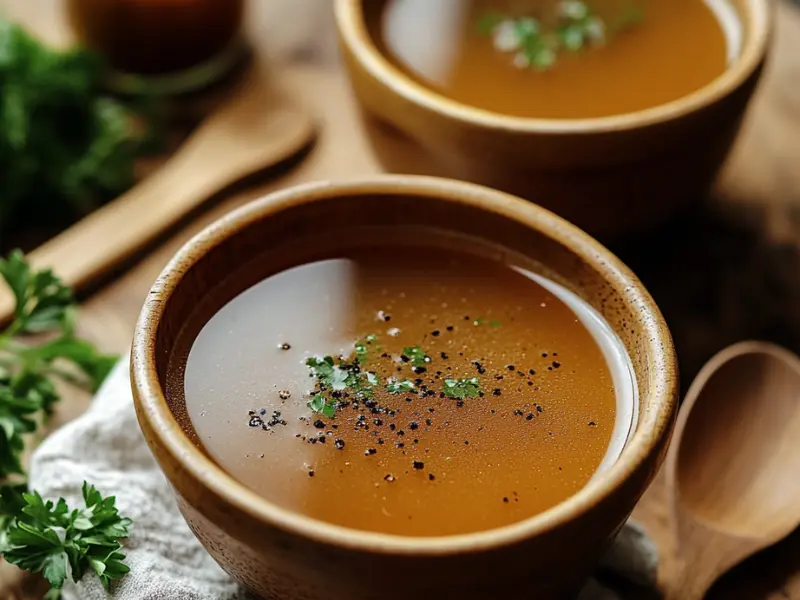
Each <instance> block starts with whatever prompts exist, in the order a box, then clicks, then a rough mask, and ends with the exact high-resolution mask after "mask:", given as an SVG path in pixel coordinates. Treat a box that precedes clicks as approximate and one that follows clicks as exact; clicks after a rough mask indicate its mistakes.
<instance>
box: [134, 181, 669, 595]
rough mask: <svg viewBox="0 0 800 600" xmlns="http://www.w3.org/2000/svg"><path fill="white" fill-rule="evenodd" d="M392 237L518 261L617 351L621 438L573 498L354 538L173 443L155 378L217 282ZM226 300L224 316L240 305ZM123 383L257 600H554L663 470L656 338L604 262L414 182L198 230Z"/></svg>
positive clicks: (512, 204) (651, 320) (216, 544)
mask: <svg viewBox="0 0 800 600" xmlns="http://www.w3.org/2000/svg"><path fill="white" fill-rule="evenodd" d="M396 225H411V226H417V227H428V228H431V227H432V228H437V229H439V230H445V231H447V232H455V233H459V234H464V235H468V236H471V237H473V239H474V238H477V239H478V240H481V241H484V242H489V243H492V244H497V245H502V246H503V247H504V248H507V249H510V250H513V251H515V252H517V253H522V254H523V255H524V256H528V257H531V258H533V259H534V260H535V261H536V262H537V263H538V264H539V265H541V270H542V271H543V272H545V273H546V274H547V275H548V276H549V277H551V278H553V279H555V280H556V281H559V282H561V283H562V284H563V285H565V286H567V287H568V288H570V289H571V290H573V291H574V292H576V293H577V294H579V295H580V296H582V297H583V298H584V299H586V300H587V301H588V302H589V303H591V305H592V306H594V307H595V308H596V309H597V310H598V311H599V312H600V313H601V314H602V315H604V317H605V318H606V320H607V321H608V323H609V324H610V325H611V327H612V328H613V329H614V330H615V331H616V333H617V334H618V335H619V336H620V339H621V340H622V341H623V342H624V344H625V346H626V348H627V351H628V352H629V354H630V356H631V359H632V362H633V365H634V371H635V375H636V379H637V382H638V388H639V417H638V421H637V423H636V429H635V433H634V434H633V436H632V437H631V438H630V439H629V441H628V443H627V445H626V447H625V449H624V450H623V451H622V454H621V456H620V458H619V459H618V461H617V462H616V463H615V464H614V465H613V466H611V467H610V468H609V469H608V470H607V471H604V472H602V473H601V474H598V475H597V476H596V477H595V478H594V479H592V481H590V483H589V484H588V485H587V486H586V487H585V488H584V489H582V490H581V491H580V492H579V493H577V494H576V495H575V496H572V497H571V498H569V499H568V500H566V501H565V502H563V503H561V504H559V505H557V506H555V507H554V508H552V509H550V510H548V511H546V512H544V513H542V514H540V515H538V516H535V517H533V518H530V519H528V520H525V521H522V522H519V523H516V524H514V525H511V526H507V527H503V528H500V529H494V530H490V531H485V532H479V533H472V534H466V535H458V536H449V537H438V538H413V537H402V536H396V535H386V534H379V533H370V532H363V531H356V530H351V529H346V528H344V527H340V526H335V525H331V524H327V523H323V522H321V521H317V520H314V519H311V518H309V517H306V516H303V515H300V514H297V513H293V512H291V511H288V510H286V509H283V508H280V507H278V506H276V505H274V504H271V503H270V502H268V501H267V500H265V499H264V498H262V497H261V496H258V495H256V494H255V493H254V492H252V491H250V490H249V489H248V488H247V487H245V486H244V485H242V484H241V483H239V482H238V481H236V480H234V479H233V478H232V477H230V476H229V475H228V474H227V473H226V472H225V471H223V470H222V469H221V468H220V467H219V466H217V465H216V464H215V463H214V462H213V461H212V460H211V459H209V458H208V457H207V456H206V454H204V452H203V451H202V450H201V449H200V448H199V447H198V446H196V445H195V444H194V443H193V442H192V440H191V438H190V436H189V435H187V433H186V429H184V428H182V426H181V421H182V419H184V418H185V406H183V405H182V403H181V401H180V400H179V399H176V398H175V397H170V396H171V394H168V393H167V392H166V390H167V389H168V388H169V387H170V384H169V383H168V381H167V365H168V362H169V360H170V357H171V355H172V353H173V352H174V351H175V349H176V339H177V337H178V334H179V333H180V331H181V329H182V328H183V327H185V326H186V324H187V323H188V322H189V321H191V319H192V315H193V314H196V313H197V310H198V309H197V307H198V305H199V304H201V303H202V299H203V298H207V297H209V295H210V294H211V292H212V290H216V291H215V293H219V289H220V286H219V285H218V282H219V281H220V280H221V279H222V278H223V277H225V276H228V275H236V273H234V272H235V271H239V274H242V273H244V274H246V276H245V277H244V278H243V277H240V276H232V277H231V281H242V282H243V283H241V287H242V288H244V287H246V286H249V285H252V284H253V283H255V282H257V281H260V280H261V279H263V278H264V277H266V276H268V275H269V274H270V273H274V272H275V271H276V270H279V269H281V268H285V267H286V264H285V263H286V261H287V254H288V253H287V252H285V251H284V250H286V249H287V248H289V247H293V248H295V249H296V248H298V244H297V242H298V240H302V239H303V237H304V236H314V235H318V234H319V232H320V231H336V230H337V228H338V230H340V231H347V230H348V228H351V227H358V226H370V227H375V226H390V227H391V226H396ZM292 244H293V245H292ZM289 260H291V258H290V259H289ZM281 261H283V263H284V265H283V267H281V266H280V265H279V264H277V263H280V262H281ZM244 280H249V281H246V282H245V281H244ZM236 285H239V284H236ZM229 287H230V286H225V289H224V291H223V295H224V296H225V297H224V298H222V299H221V300H222V301H223V302H224V301H226V300H227V299H229V298H232V297H234V296H235V295H237V294H238V293H239V292H240V291H242V290H241V289H236V288H231V289H229ZM131 371H132V379H133V392H134V397H135V403H136V410H137V413H138V417H139V423H140V425H141V428H142V431H143V432H144V436H145V438H146V439H147V443H148V444H149V446H150V449H151V450H152V452H153V454H154V456H155V458H156V460H157V461H158V463H159V465H160V466H161V469H162V470H163V471H164V473H165V475H166V476H167V479H168V480H169V482H170V484H171V485H172V488H173V489H174V491H175V495H176V497H177V501H178V505H179V506H180V510H181V511H182V513H183V515H184V517H185V518H186V521H187V522H188V523H189V526H190V527H191V529H192V531H194V533H195V535H196V536H197V537H198V539H199V540H200V541H201V542H202V544H203V545H204V546H205V548H206V550H208V552H209V553H210V554H211V555H212V556H213V557H214V558H215V559H216V560H217V561H218V562H219V564H220V565H222V567H223V568H224V569H225V570H226V571H227V572H228V573H230V574H231V576H233V577H234V578H235V579H237V580H238V581H240V582H241V583H243V584H244V585H245V586H247V587H248V588H249V589H250V590H252V591H253V592H254V593H256V594H259V595H261V596H262V597H264V598H268V599H270V600H377V599H381V600H408V599H409V598H414V599H419V600H423V599H424V600H428V599H431V600H433V599H435V600H448V599H454V600H455V599H458V600H494V599H496V600H533V599H537V600H554V599H559V600H560V599H562V598H567V597H569V594H571V593H573V592H574V591H575V589H576V588H578V587H580V585H581V584H582V581H583V578H584V576H585V575H586V574H587V573H589V572H590V571H591V569H592V567H593V565H594V564H595V562H596V561H597V559H598V558H599V557H600V556H601V554H602V553H603V551H604V549H605V548H606V547H607V545H608V544H609V543H610V541H611V539H612V538H613V536H614V535H615V533H616V532H617V531H618V530H619V528H620V527H621V526H622V524H623V523H624V522H625V520H626V519H627V518H628V516H629V515H630V513H631V511H632V510H633V508H634V506H635V505H636V502H637V501H638V500H639V498H640V496H641V495H642V493H643V492H644V491H645V488H647V486H648V484H649V483H650V481H651V479H652V478H653V476H654V475H655V473H656V470H657V469H658V467H659V465H660V464H661V462H662V460H663V459H664V456H665V453H666V450H667V445H668V442H669V438H670V434H671V432H672V427H673V423H674V417H675V412H676V407H677V394H678V380H677V378H678V376H677V367H676V361H675V355H674V351H673V346H672V340H671V338H670V334H669V331H668V330H667V326H666V325H665V323H664V320H663V318H662V317H661V314H660V313H659V311H658V308H657V307H656V305H655V304H654V303H653V300H652V298H651V297H650V295H649V294H648V293H647V291H646V290H645V289H644V288H643V287H642V284H641V283H640V282H639V281H638V280H637V279H636V277H635V276H634V275H633V273H631V272H630V271H629V270H628V269H627V268H626V267H625V266H624V265H623V264H622V263H621V262H620V261H619V260H618V259H617V258H615V257H614V256H613V255H612V254H611V253H610V252H609V251H608V250H606V249H605V248H603V247H602V246H601V245H600V244H598V243H597V242H596V241H594V240H593V239H592V238H590V237H589V236H588V235H586V234H585V233H583V232H582V231H580V230H579V229H577V228H576V227H574V226H573V225H570V224H569V223H567V222H566V221H564V220H562V219H561V218H559V217H557V216H555V215H554V214H552V213H550V212H548V211H546V210H544V209H542V208H540V207H538V206H536V205H534V204H531V203H529V202H525V201H523V200H521V199H519V198H515V197H513V196H510V195H507V194H504V193H501V192H497V191H494V190H490V189H487V188H484V187H480V186H477V185H474V184H469V183H462V182H457V181H451V180H447V179H438V178H429V177H414V176H383V177H377V178H373V179H368V180H363V181H356V182H351V183H320V184H312V185H306V186H302V187H296V188H292V189H288V190H286V191H282V192H278V193H274V194H271V195H269V196H267V197H265V198H262V199H260V200H257V201H255V202H253V203H251V204H249V205H247V206H244V207H242V208H240V209H238V210H236V211H234V212H232V213H230V214H229V215H227V216H226V217H224V218H223V219H221V220H220V221H218V222H217V223H215V224H213V225H211V226H210V227H209V228H207V229H206V230H205V231H203V232H202V233H200V234H199V235H197V236H196V237H195V238H194V239H192V240H191V241H190V242H189V243H188V244H187V245H185V246H184V247H183V248H182V249H181V250H180V251H179V252H178V254H177V255H176V256H175V257H174V258H173V259H172V261H171V262H170V263H169V265H167V267H166V268H165V270H164V271H163V273H162V274H161V276H160V277H159V278H158V281H156V283H155V285H154V286H153V288H152V291H151V292H150V295H149V296H148V298H147V301H146V303H145V305H144V308H143V309H142V313H141V316H140V318H139V322H138V325H137V327H136V334H135V337H134V342H133V354H132V359H131ZM179 384H180V385H181V389H182V382H179ZM173 389H174V388H173ZM184 423H185V421H184Z"/></svg>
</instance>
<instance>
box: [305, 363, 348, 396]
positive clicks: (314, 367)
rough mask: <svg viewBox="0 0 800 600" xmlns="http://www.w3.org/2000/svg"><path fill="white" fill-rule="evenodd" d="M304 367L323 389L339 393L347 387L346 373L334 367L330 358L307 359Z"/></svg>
mask: <svg viewBox="0 0 800 600" xmlns="http://www.w3.org/2000/svg"><path fill="white" fill-rule="evenodd" d="M306 365H307V366H308V367H310V368H311V372H312V373H313V374H314V376H315V377H316V378H317V380H318V381H319V383H320V385H321V386H322V387H323V388H325V389H331V390H333V391H334V392H340V391H342V390H343V389H345V388H346V387H347V378H348V377H349V375H348V373H347V371H345V370H344V369H342V368H341V367H338V366H336V364H335V363H334V361H333V357H332V356H326V357H324V358H318V357H312V358H309V359H308V360H307V361H306Z"/></svg>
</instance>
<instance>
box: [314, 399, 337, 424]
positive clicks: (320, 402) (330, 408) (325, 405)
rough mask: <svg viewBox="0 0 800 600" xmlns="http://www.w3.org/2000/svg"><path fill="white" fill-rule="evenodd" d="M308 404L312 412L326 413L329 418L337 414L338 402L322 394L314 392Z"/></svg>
mask: <svg viewBox="0 0 800 600" xmlns="http://www.w3.org/2000/svg"><path fill="white" fill-rule="evenodd" d="M307 406H308V408H310V409H311V412H314V413H319V414H321V415H325V416H326V417H328V418H329V419H331V418H333V417H334V415H335V414H336V403H335V402H333V401H331V400H328V399H327V398H325V396H324V395H322V394H314V395H313V396H311V398H310V399H309V401H308V403H307Z"/></svg>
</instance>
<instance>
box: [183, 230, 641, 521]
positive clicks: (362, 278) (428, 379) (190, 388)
mask: <svg viewBox="0 0 800 600" xmlns="http://www.w3.org/2000/svg"><path fill="white" fill-rule="evenodd" d="M513 267H514V268H509V266H506V265H504V264H501V263H499V262H497V261H494V260H489V259H486V258H481V257H478V256H476V255H472V254H465V253H463V252H457V251H454V250H447V249H444V248H442V247H439V246H438V245H430V246H429V245H427V244H425V245H410V244H409V243H405V244H402V245H388V244H386V245H384V244H378V245H370V246H362V247H361V248H358V249H354V250H344V251H339V252H332V253H330V254H329V255H328V257H327V258H325V259H322V260H315V261H313V262H310V263H307V264H301V265H298V266H296V267H293V268H290V269H288V270H285V271H283V272H280V273H278V274H275V275H273V276H271V277H268V278H266V279H265V280H264V281H262V282H261V283H259V284H257V285H255V286H253V287H251V288H250V289H248V290H246V291H245V292H244V293H242V294H240V295H238V296H237V297H236V298H234V299H233V300H232V301H230V302H228V303H227V304H226V305H225V306H223V307H222V308H221V309H220V310H218V311H217V312H216V314H214V316H213V317H212V318H211V319H210V320H209V321H208V323H207V324H206V325H205V326H204V327H203V328H202V330H201V331H200V333H199V334H198V335H197V336H196V339H194V340H193V341H192V340H186V341H185V342H184V343H186V344H191V351H190V353H189V356H188V361H187V362H186V370H185V377H184V384H183V385H184V391H185V399H186V409H187V412H188V415H189V417H190V419H191V423H192V425H193V427H194V430H195V432H196V434H197V437H198V439H199V441H200V443H201V444H202V445H203V447H204V448H205V450H206V451H207V452H208V454H209V455H210V456H211V457H212V458H213V459H214V460H216V461H217V462H218V463H219V465H220V466H221V467H222V468H224V469H225V470H227V471H228V472H229V473H230V474H231V475H233V476H234V477H235V478H237V479H239V480H240V481H242V482H243V483H244V484H246V485H247V486H248V487H250V488H252V489H253V490H255V491H256V492H258V493H259V494H261V495H263V496H264V497H265V498H267V499H269V500H270V501H272V502H274V503H276V504H278V505H280V506H283V507H285V508H287V509H290V510H293V511H296V512H299V513H302V514H305V515H308V516H311V517H314V518H317V519H320V520H323V521H327V522H331V523H335V524H339V525H342V526H346V527H350V528H355V529H362V530H370V531H378V532H385V533H392V534H398V535H408V536H437V535H450V534H459V533H467V532H472V531H480V530H486V529H490V528H495V527H499V526H503V525H507V524H510V523H513V522H516V521H519V520H522V519H525V518H528V517H530V516H533V515H535V514H537V513H539V512H541V511H543V510H546V509H548V508H550V507H552V506H553V505H555V504H557V503H559V502H561V501H563V500H564V499H566V498H567V497H569V496H570V495H572V494H574V493H575V492H577V491H578V490H580V488H581V487H583V486H584V485H585V484H586V483H587V481H588V480H589V479H590V478H591V477H592V476H593V474H594V473H595V472H596V470H597V469H598V467H599V466H600V464H601V462H602V461H603V459H604V457H605V456H606V453H607V450H608V449H609V444H610V442H612V434H613V436H614V437H616V438H617V439H616V440H615V441H616V442H617V443H615V444H613V447H614V448H615V450H614V452H615V453H618V451H619V449H620V447H621V441H624V439H625V437H627V432H628V428H629V427H630V424H631V423H630V419H631V407H632V406H633V404H634V395H635V391H634V389H633V388H632V387H631V386H630V385H628V386H627V387H626V386H625V385H622V386H620V385H619V384H618V385H617V386H616V387H617V388H618V389H615V381H616V382H619V381H628V382H630V381H631V371H630V362H629V360H628V359H627V355H625V354H624V349H623V348H622V346H621V343H620V342H619V340H618V339H617V338H616V337H615V336H613V334H610V333H609V331H610V330H605V331H601V329H600V328H598V327H593V330H592V331H590V330H589V329H587V327H586V326H585V325H584V324H583V321H585V322H587V323H593V322H595V323H596V322H597V321H596V320H595V321H592V319H593V318H594V319H599V316H598V315H596V313H594V312H593V311H592V310H591V309H590V308H588V306H586V305H585V304H583V303H582V301H577V304H575V302H573V304H574V305H575V306H577V311H578V312H577V313H576V312H575V311H574V310H573V309H572V308H570V306H568V304H565V302H563V301H562V300H561V299H559V297H558V295H559V294H560V292H559V290H561V291H562V292H565V291H566V290H564V289H563V288H561V287H560V286H558V285H557V284H555V283H554V282H552V281H549V280H542V279H539V280H538V281H543V282H544V283H545V284H546V285H547V288H548V289H550V290H553V291H555V292H556V293H555V294H554V293H553V292H552V291H548V289H546V288H545V287H543V286H542V285H540V283H539V282H538V281H537V278H538V277H539V276H538V275H537V276H533V277H531V273H530V272H529V271H528V270H527V267H526V266H525V264H523V263H517V264H514V265H513ZM573 298H574V299H576V298H577V297H575V296H573ZM587 315H588V316H589V319H588V320H587ZM369 335H375V336H376V338H375V339H374V340H372V338H366V336H369ZM595 335H599V336H605V338H604V344H603V346H604V348H601V347H600V346H599V345H598V343H597V341H595V338H594V337H593V336H595ZM365 339H370V340H372V341H370V342H369V343H368V344H367V345H366V352H367V354H366V356H367V358H366V359H365V361H366V364H365V365H362V374H363V373H365V372H366V371H367V370H369V371H371V372H374V377H375V378H377V380H378V384H377V385H375V386H374V387H372V388H371V389H372V392H371V393H372V396H371V398H373V399H374V403H372V402H364V401H363V398H362V401H361V402H360V403H359V408H358V410H355V409H354V408H353V406H352V405H350V406H343V407H339V408H338V410H337V411H336V414H335V416H334V417H333V418H330V417H327V416H325V415H321V414H314V413H312V412H311V410H310V409H309V408H308V407H307V405H306V403H307V402H308V399H309V392H310V391H311V390H312V389H313V388H314V384H315V379H314V378H313V377H309V368H308V367H307V366H306V364H305V361H306V360H307V359H308V358H309V357H312V356H320V357H321V356H325V355H331V356H332V357H337V356H338V355H344V356H351V357H352V356H354V342H356V341H357V340H365ZM413 346H419V348H420V349H421V350H422V351H424V354H427V356H428V357H429V359H430V360H429V362H426V363H425V364H424V367H423V370H422V371H420V372H413V370H414V369H413V368H412V367H413V361H409V362H404V359H402V358H400V357H401V355H403V353H404V352H406V350H405V349H406V348H408V347H413ZM608 348H612V349H613V348H616V354H614V352H611V353H610V354H608ZM604 351H606V353H607V354H608V355H609V356H610V357H611V359H612V362H609V361H608V360H607V359H606V357H605V356H604ZM614 357H616V358H614ZM406 358H408V357H406ZM613 361H616V362H613ZM171 368H173V369H174V366H173V367H171ZM473 377H477V378H478V380H479V388H480V391H481V392H482V397H474V398H469V397H468V398H463V399H462V400H460V401H459V400H457V399H455V398H451V397H448V395H446V394H444V393H443V390H444V389H445V383H444V381H445V380H458V381H460V380H462V379H471V378H473ZM390 378H394V380H396V382H405V381H411V382H413V384H414V392H404V393H399V394H392V393H389V391H387V390H386V387H385V384H386V382H387V381H391V380H392V379H390ZM426 388H427V390H429V391H428V394H429V395H424V390H425V389H426ZM620 390H622V394H618V393H617V392H618V391H620ZM345 393H346V392H345ZM443 396H444V397H443ZM622 396H624V397H622ZM353 397H354V396H351V397H350V398H349V399H348V398H343V399H342V401H343V402H347V401H350V400H352V399H353ZM262 410H263V414H261V412H262ZM250 411H255V412H254V414H251V413H250ZM275 411H279V414H278V413H276V412H275ZM392 411H393V412H392ZM387 413H388V414H387ZM618 415H620V416H621V418H622V419H623V420H625V419H627V421H628V422H627V423H622V424H621V425H620V423H619V422H618V421H619V419H617V416H618ZM253 416H255V417H256V419H255V421H254V420H253ZM262 422H263V423H264V424H265V426H266V429H265V427H264V426H262V425H261V423H262ZM253 423H255V425H256V426H251V425H253ZM270 423H272V424H271V425H270ZM284 423H285V424H284ZM615 427H616V430H615ZM297 436H299V437H297ZM320 437H322V438H324V439H325V442H324V443H320V442H319V441H317V440H318V439H319V438H320ZM312 440H313V441H314V442H316V443H311V441H312ZM337 440H340V441H339V443H338V444H337ZM620 440H621V441H620ZM337 446H338V447H337ZM614 458H615V456H611V457H610V460H611V461H612V462H613V460H614Z"/></svg>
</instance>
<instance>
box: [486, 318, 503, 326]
mask: <svg viewBox="0 0 800 600" xmlns="http://www.w3.org/2000/svg"><path fill="white" fill-rule="evenodd" d="M489 327H500V321H498V320H497V319H492V320H491V321H489Z"/></svg>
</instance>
